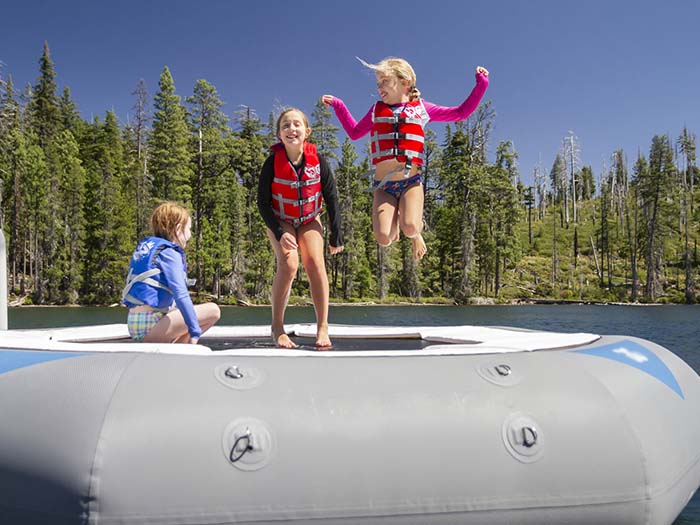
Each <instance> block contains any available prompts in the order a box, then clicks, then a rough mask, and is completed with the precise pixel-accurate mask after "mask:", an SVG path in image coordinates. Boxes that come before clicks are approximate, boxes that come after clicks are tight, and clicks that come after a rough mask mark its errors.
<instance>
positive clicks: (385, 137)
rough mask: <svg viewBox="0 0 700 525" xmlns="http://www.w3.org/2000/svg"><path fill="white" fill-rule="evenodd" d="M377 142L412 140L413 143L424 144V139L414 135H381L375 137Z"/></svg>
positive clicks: (396, 133)
mask: <svg viewBox="0 0 700 525" xmlns="http://www.w3.org/2000/svg"><path fill="white" fill-rule="evenodd" d="M376 137H377V140H413V141H415V142H420V143H424V142H425V137H423V135H416V134H415V133H399V132H396V131H395V132H393V133H383V134H381V135H379V134H377V135H376Z"/></svg>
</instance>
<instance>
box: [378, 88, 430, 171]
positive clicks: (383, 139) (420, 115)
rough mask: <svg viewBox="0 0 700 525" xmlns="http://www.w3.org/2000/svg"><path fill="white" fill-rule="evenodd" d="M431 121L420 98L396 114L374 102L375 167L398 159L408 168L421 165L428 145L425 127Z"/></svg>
mask: <svg viewBox="0 0 700 525" xmlns="http://www.w3.org/2000/svg"><path fill="white" fill-rule="evenodd" d="M429 118H430V117H428V112H427V111H426V109H425V106H423V102H422V101H421V100H420V99H415V100H411V101H409V102H406V103H405V104H404V105H403V106H402V107H401V108H400V111H397V112H394V110H393V109H392V107H391V106H389V105H387V104H385V103H384V102H377V103H375V104H374V109H373V111H372V122H373V125H372V132H371V152H370V158H371V159H372V164H377V163H379V162H381V161H383V160H388V159H396V160H398V161H399V162H405V163H406V164H407V166H408V165H410V164H417V165H419V166H422V165H423V145H424V143H425V132H424V131H423V126H424V125H425V123H427V122H428V120H429Z"/></svg>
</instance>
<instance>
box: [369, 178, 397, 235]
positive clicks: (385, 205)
mask: <svg viewBox="0 0 700 525" xmlns="http://www.w3.org/2000/svg"><path fill="white" fill-rule="evenodd" d="M398 204H399V203H398V201H397V200H396V197H393V196H392V195H389V194H388V193H387V192H385V191H384V190H379V189H377V190H374V198H373V200H372V226H373V228H374V238H375V239H376V240H377V242H378V243H379V244H380V245H381V246H389V245H390V244H391V243H392V242H394V241H395V240H397V239H398V238H399V228H398V213H399V209H398Z"/></svg>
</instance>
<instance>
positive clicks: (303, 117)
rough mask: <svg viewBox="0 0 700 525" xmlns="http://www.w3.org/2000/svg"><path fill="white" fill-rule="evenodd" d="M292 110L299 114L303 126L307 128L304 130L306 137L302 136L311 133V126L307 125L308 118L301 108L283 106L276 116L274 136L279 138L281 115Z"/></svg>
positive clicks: (307, 135) (307, 136)
mask: <svg viewBox="0 0 700 525" xmlns="http://www.w3.org/2000/svg"><path fill="white" fill-rule="evenodd" d="M292 111H296V112H297V113H299V114H300V115H301V118H302V120H303V121H304V126H305V127H306V129H307V130H308V131H307V132H306V137H304V138H309V135H311V126H309V119H308V118H307V116H306V113H304V112H303V111H302V110H300V109H298V108H285V109H284V110H282V113H280V116H279V117H277V125H276V126H275V129H276V131H275V136H276V137H277V138H278V139H279V137H280V125H281V124H282V117H284V116H285V115H286V114H287V113H291V112H292Z"/></svg>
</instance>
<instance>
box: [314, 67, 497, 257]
mask: <svg viewBox="0 0 700 525" xmlns="http://www.w3.org/2000/svg"><path fill="white" fill-rule="evenodd" d="M360 62H362V63H363V64H364V65H365V66H366V67H369V68H370V69H372V70H374V71H375V73H376V76H377V91H378V92H379V97H380V98H381V101H378V102H376V103H375V104H374V105H373V106H372V107H371V108H370V109H369V111H368V112H367V113H366V114H365V116H364V117H362V119H361V120H360V121H359V122H357V121H355V119H354V118H353V116H352V115H351V114H350V111H348V108H347V107H346V106H345V103H344V102H343V101H342V100H341V99H339V98H337V97H334V96H332V95H324V96H323V97H322V98H321V100H322V101H323V103H324V104H326V105H328V106H331V107H332V108H333V110H334V111H335V114H336V116H337V117H338V120H339V121H340V123H341V125H342V126H343V129H345V131H346V133H347V134H348V136H349V137H350V138H351V139H352V140H357V139H359V138H361V137H364V136H365V135H367V133H371V135H370V136H371V148H370V150H371V154H370V159H371V161H372V167H373V172H374V187H375V191H374V199H373V203H372V224H373V228H374V237H375V239H377V242H378V243H379V244H380V245H382V246H389V245H390V244H391V243H392V242H393V241H395V240H398V238H399V228H400V230H401V231H402V232H403V233H404V235H406V237H409V238H410V239H412V241H413V258H414V259H415V260H419V259H421V258H422V257H423V256H424V255H425V252H426V246H425V241H424V240H423V236H422V235H421V233H422V231H423V186H422V183H421V176H420V169H421V166H422V165H423V145H424V137H425V134H424V129H425V125H426V124H427V123H428V121H430V120H434V121H436V122H455V121H458V120H464V119H466V118H467V117H468V116H469V115H471V114H472V113H473V112H474V110H475V109H476V108H477V106H478V105H479V102H480V101H481V97H482V96H483V95H484V92H485V91H486V88H487V86H488V84H489V76H488V75H489V72H488V71H487V70H486V69H485V68H483V67H481V66H479V67H477V68H476V86H475V87H474V89H473V90H472V92H471V94H470V95H469V96H468V97H467V99H466V100H465V101H464V102H462V103H461V104H460V105H459V106H455V107H445V106H438V105H435V104H432V103H430V102H427V101H425V100H423V99H422V98H420V91H418V88H416V74H415V72H414V71H413V68H412V67H411V65H410V64H409V63H408V62H406V61H405V60H404V59H402V58H385V59H384V60H382V61H381V62H379V63H378V64H367V63H366V62H364V61H362V60H360Z"/></svg>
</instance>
